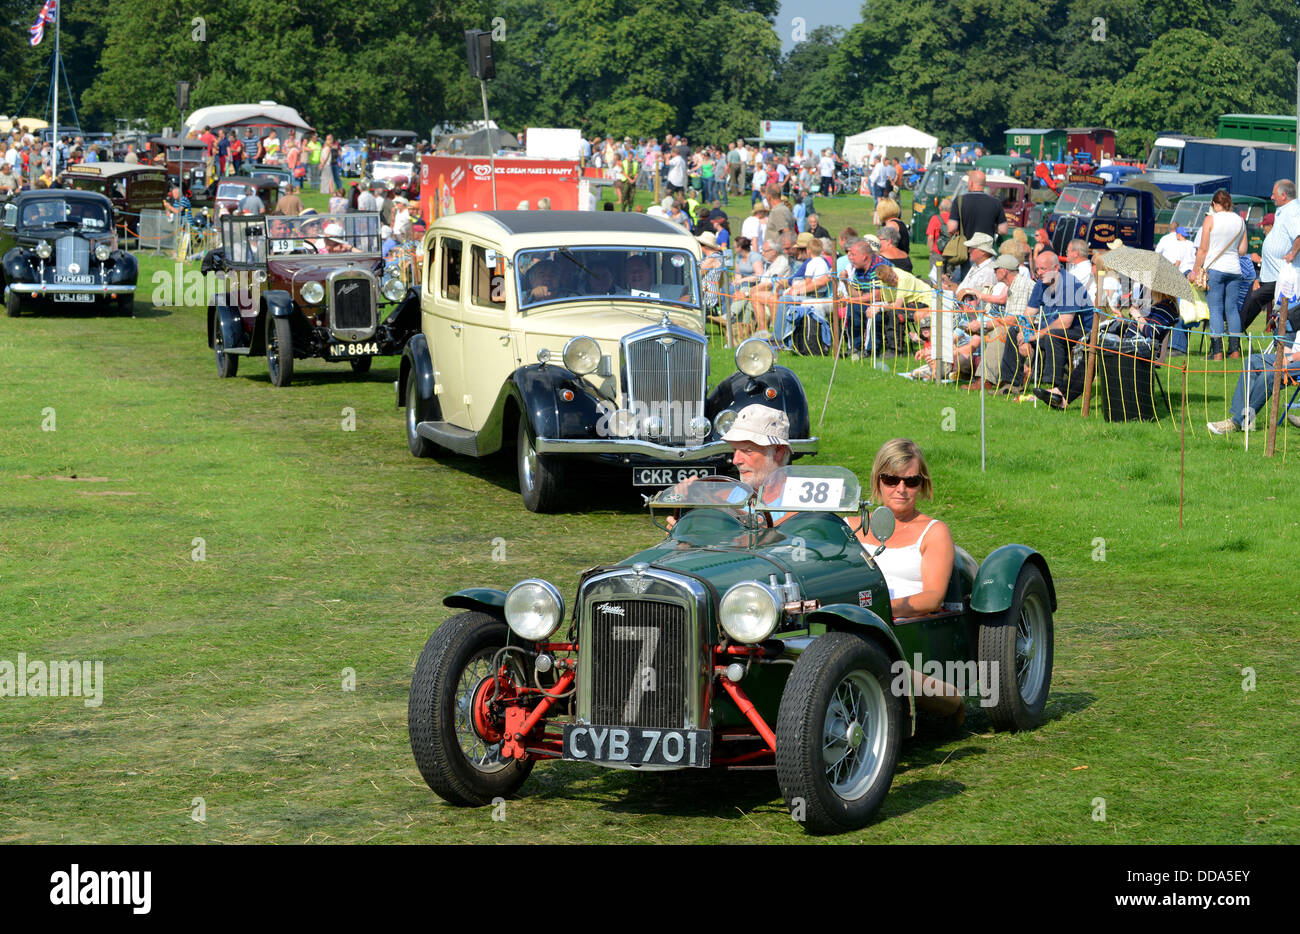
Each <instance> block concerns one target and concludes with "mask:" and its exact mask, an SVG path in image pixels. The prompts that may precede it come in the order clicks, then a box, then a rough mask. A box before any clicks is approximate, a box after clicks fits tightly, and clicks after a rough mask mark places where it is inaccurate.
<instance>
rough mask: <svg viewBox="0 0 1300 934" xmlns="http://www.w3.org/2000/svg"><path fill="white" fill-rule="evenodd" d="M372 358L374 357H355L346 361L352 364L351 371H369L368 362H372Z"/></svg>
mask: <svg viewBox="0 0 1300 934" xmlns="http://www.w3.org/2000/svg"><path fill="white" fill-rule="evenodd" d="M374 360H375V358H374V357H356V358H354V359H352V360H349V361H348V363H350V364H352V372H353V373H369V372H370V364H371V363H373V362H374Z"/></svg>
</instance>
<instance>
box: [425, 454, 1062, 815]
mask: <svg viewBox="0 0 1300 934" xmlns="http://www.w3.org/2000/svg"><path fill="white" fill-rule="evenodd" d="M860 495H861V492H860V487H859V484H858V480H857V478H856V477H855V476H854V475H853V474H852V473H851V472H850V471H848V470H845V469H843V468H837V467H826V466H791V467H784V468H781V469H780V470H778V471H777V472H776V473H774V474H773V475H772V476H771V478H769V480H768V481H767V482H766V483H765V484H764V487H763V491H762V492H760V493H756V492H755V491H753V490H751V489H750V488H749V487H747V486H745V485H744V484H742V483H740V482H739V481H737V480H734V479H732V478H726V477H714V478H709V479H707V480H696V481H693V482H690V483H687V484H679V485H678V486H677V487H670V488H669V489H666V490H663V491H661V492H660V493H658V494H657V495H655V496H654V497H653V498H652V499H649V500H648V501H647V505H648V507H649V509H650V512H651V517H652V520H654V521H655V522H656V524H657V525H659V527H660V528H663V529H665V530H667V531H668V535H667V537H666V538H665V539H664V540H663V541H662V542H660V543H659V544H657V545H655V546H653V547H651V548H648V549H646V550H644V551H640V552H638V553H637V554H634V555H632V556H631V557H629V558H627V559H626V560H623V561H620V562H618V563H616V564H612V565H608V566H601V567H594V568H589V569H588V570H586V571H584V572H583V573H582V575H581V577H580V579H579V581H578V584H577V588H576V594H577V597H576V600H575V601H574V604H573V607H572V611H571V612H570V613H567V614H566V611H565V601H564V599H563V597H562V596H561V593H560V591H559V589H558V588H556V587H555V586H553V585H552V584H550V583H548V582H546V581H543V580H537V579H531V580H525V581H522V582H520V583H519V584H516V585H515V586H514V587H513V588H511V590H510V591H509V593H505V592H502V591H500V590H494V589H487V588H476V589H468V590H462V591H459V592H457V593H454V594H452V595H451V596H449V597H447V598H446V599H445V600H444V601H443V603H444V605H445V606H447V607H450V608H453V609H456V610H460V611H462V612H460V613H458V614H457V615H454V616H452V617H450V618H449V619H447V620H446V621H445V622H444V623H442V625H440V626H439V627H438V628H437V629H436V630H435V631H434V632H433V635H432V636H431V637H430V638H429V640H428V642H427V644H426V645H425V647H424V650H423V652H422V653H421V654H420V657H419V660H418V662H417V664H416V667H415V673H414V677H413V678H412V682H411V694H410V702H409V711H408V715H409V722H408V725H409V730H410V739H411V748H412V751H413V752H414V754H415V761H416V764H417V765H418V767H419V769H420V773H421V775H422V776H423V777H424V779H425V781H426V782H427V783H428V785H429V787H430V788H432V789H433V790H434V791H435V792H437V793H438V794H439V795H440V796H441V797H442V798H444V799H446V800H447V801H449V802H451V803H452V804H456V805H464V806H478V805H484V804H488V803H490V802H492V801H493V799H496V798H500V797H504V796H508V795H510V794H512V793H514V792H516V791H517V790H518V789H519V788H520V786H522V785H523V783H524V781H525V779H526V778H527V777H528V774H529V772H530V771H531V769H532V768H533V765H534V763H536V762H537V761H538V760H541V759H567V760H572V761H578V762H587V763H592V764H595V765H600V766H605V767H611V768H624V769H643V770H663V769H690V768H695V769H706V768H714V769H719V768H726V767H729V766H746V767H751V768H752V767H754V766H764V765H765V766H770V767H773V768H774V769H775V771H776V777H777V781H778V783H779V785H780V789H781V792H782V794H783V796H784V797H785V800H786V802H787V804H788V806H789V807H790V808H791V812H792V815H793V816H795V817H796V819H801V820H802V821H803V823H804V827H805V829H806V830H807V831H809V832H813V833H834V832H840V831H845V830H851V829H855V828H858V827H861V826H863V825H864V824H866V823H867V822H868V821H869V820H870V818H871V817H872V815H873V814H874V813H875V811H876V810H877V809H878V808H879V807H880V805H881V802H882V801H883V800H884V797H885V794H886V792H887V791H888V790H889V786H890V783H891V781H892V779H893V774H894V768H895V764H896V762H897V760H898V755H899V745H900V743H901V742H902V740H903V739H904V738H905V737H907V736H910V735H912V733H913V732H914V731H915V728H916V701H917V694H918V693H921V694H924V693H928V691H929V690H930V686H932V685H948V686H949V687H948V690H949V692H950V693H951V689H952V688H956V689H957V691H958V692H959V693H961V694H963V695H965V696H968V697H969V696H975V697H978V698H979V702H980V703H981V704H982V705H983V706H984V707H985V709H986V711H987V714H988V716H989V719H990V721H991V723H992V724H993V726H994V727H995V728H998V729H1010V730H1020V729H1029V728H1032V727H1034V726H1035V725H1037V723H1038V721H1039V719H1040V717H1041V715H1042V713H1043V708H1044V705H1045V704H1046V701H1047V696H1048V689H1049V686H1050V683H1051V675H1052V613H1053V611H1054V609H1055V608H1056V593H1055V589H1054V586H1053V583H1052V578H1051V574H1050V572H1049V571H1048V567H1047V562H1046V561H1045V560H1044V559H1043V557H1042V556H1041V555H1040V554H1038V553H1037V552H1036V551H1034V550H1032V549H1030V548H1028V547H1026V546H1024V545H1004V546H1002V547H1000V548H998V549H997V550H995V551H994V552H993V553H992V554H990V555H989V556H988V557H987V558H986V559H985V560H984V562H983V563H982V564H977V563H976V562H975V560H974V559H973V558H971V556H970V555H969V554H967V553H966V552H965V551H963V550H962V549H961V548H958V549H957V551H956V558H955V561H954V567H953V571H952V577H951V579H950V584H949V590H948V594H947V597H946V602H945V603H944V606H943V608H942V610H941V611H940V612H937V613H934V614H931V615H929V616H925V617H920V618H910V619H894V618H893V615H892V612H891V608H890V600H889V591H888V588H887V586H886V583H885V580H884V577H883V576H882V574H881V573H880V571H879V570H878V568H877V567H876V565H875V563H874V562H873V561H872V555H870V554H868V553H867V552H866V551H865V550H864V548H863V546H862V544H861V542H860V541H859V540H858V539H857V538H856V537H855V536H854V534H853V533H852V531H851V530H850V528H849V525H848V524H847V523H846V522H845V520H844V519H843V518H842V515H844V514H850V515H851V514H853V513H857V514H859V515H860V516H861V517H862V518H863V520H867V509H868V505H869V504H867V503H865V502H864V501H862V500H861V499H860ZM669 511H671V512H672V513H673V514H674V515H675V516H676V517H677V518H676V519H675V524H671V523H669V522H668V521H667V515H666V513H667V512H669ZM869 522H870V526H871V528H872V531H873V532H874V533H875V534H876V536H877V538H878V539H879V540H881V541H885V540H886V539H887V538H888V536H889V535H890V534H891V532H892V530H893V515H892V513H890V512H889V510H888V509H885V508H884V507H881V508H878V509H877V510H875V512H873V513H871V515H870V519H869ZM670 525H671V529H670V530H669V526H670Z"/></svg>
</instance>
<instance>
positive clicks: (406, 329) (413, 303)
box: [384, 287, 420, 336]
mask: <svg viewBox="0 0 1300 934" xmlns="http://www.w3.org/2000/svg"><path fill="white" fill-rule="evenodd" d="M384 323H385V324H386V325H388V327H389V329H390V330H391V331H392V332H393V334H394V335H398V336H400V335H403V334H414V333H415V332H416V331H419V330H420V293H419V291H418V290H417V289H415V288H414V287H411V288H408V289H407V290H406V294H405V295H404V296H402V298H401V300H400V301H399V302H398V303H397V307H396V308H394V309H393V311H392V312H391V313H390V314H389V315H388V317H387V318H385V319H384Z"/></svg>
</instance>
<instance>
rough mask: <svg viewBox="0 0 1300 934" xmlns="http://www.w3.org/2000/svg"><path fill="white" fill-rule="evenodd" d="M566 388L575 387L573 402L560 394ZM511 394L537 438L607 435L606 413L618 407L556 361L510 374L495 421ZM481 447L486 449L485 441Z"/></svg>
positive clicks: (521, 368) (529, 431)
mask: <svg viewBox="0 0 1300 934" xmlns="http://www.w3.org/2000/svg"><path fill="white" fill-rule="evenodd" d="M565 389H571V390H573V401H571V402H565V401H564V400H563V398H562V397H561V395H560V394H561V393H562V392H563V391H564V390H565ZM507 394H510V395H513V396H514V398H515V400H516V402H517V403H518V405H519V408H520V412H521V414H522V416H523V418H524V420H525V421H526V422H527V424H528V433H529V435H531V436H532V437H533V438H534V439H536V438H599V437H603V436H604V435H605V434H606V428H605V425H606V412H612V411H613V410H614V406H613V403H611V402H609V401H608V400H605V399H602V398H601V397H600V396H599V395H598V394H597V393H596V390H595V388H594V387H593V386H592V385H591V383H589V382H587V381H586V380H585V379H583V378H582V377H580V376H578V375H577V374H576V373H573V372H571V371H570V370H566V369H565V368H564V367H562V366H556V365H555V364H553V363H547V364H545V365H543V364H540V363H533V364H529V365H528V366H521V367H520V368H519V369H517V370H515V371H514V373H512V374H510V377H509V379H508V380H507V385H506V386H505V387H504V388H503V389H502V391H501V395H500V396H498V398H497V407H496V408H494V411H493V415H494V420H495V417H497V416H499V415H500V414H501V413H500V407H501V406H502V405H503V404H504V403H505V398H506V395H507ZM479 447H480V450H482V449H483V445H482V444H481V443H480V446H479Z"/></svg>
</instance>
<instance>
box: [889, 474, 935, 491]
mask: <svg viewBox="0 0 1300 934" xmlns="http://www.w3.org/2000/svg"><path fill="white" fill-rule="evenodd" d="M924 479H925V478H924V477H922V476H921V475H920V474H919V473H914V474H912V475H911V476H910V477H895V476H894V475H893V474H891V473H882V474H881V475H880V485H881V486H882V487H886V486H898V485H899V484H900V483H901V484H903V485H904V486H905V487H907V488H908V489H909V490H915V489H916V488H917V487H919V486H920V485H921V481H922V480H924Z"/></svg>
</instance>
